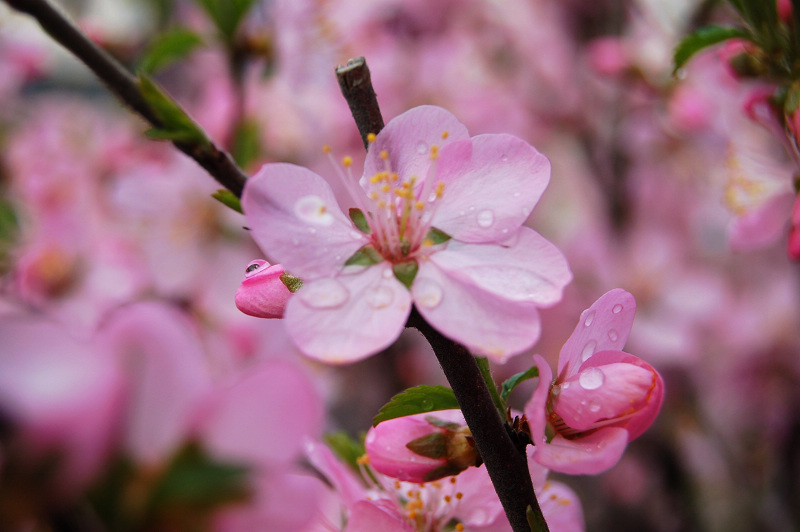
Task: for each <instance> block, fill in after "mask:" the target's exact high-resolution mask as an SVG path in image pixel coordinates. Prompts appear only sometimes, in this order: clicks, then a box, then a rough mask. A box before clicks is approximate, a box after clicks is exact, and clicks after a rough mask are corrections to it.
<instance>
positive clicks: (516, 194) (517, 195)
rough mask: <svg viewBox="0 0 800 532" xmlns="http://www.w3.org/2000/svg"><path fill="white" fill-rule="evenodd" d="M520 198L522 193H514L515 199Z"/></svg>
mask: <svg viewBox="0 0 800 532" xmlns="http://www.w3.org/2000/svg"><path fill="white" fill-rule="evenodd" d="M520 196H522V192H514V197H515V198H518V197H520Z"/></svg>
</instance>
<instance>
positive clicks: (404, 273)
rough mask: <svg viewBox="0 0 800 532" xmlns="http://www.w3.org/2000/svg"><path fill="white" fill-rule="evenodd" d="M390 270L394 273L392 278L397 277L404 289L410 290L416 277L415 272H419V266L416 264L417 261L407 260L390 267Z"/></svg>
mask: <svg viewBox="0 0 800 532" xmlns="http://www.w3.org/2000/svg"><path fill="white" fill-rule="evenodd" d="M392 270H393V271H394V276H395V277H397V280H398V281H400V282H401V283H403V284H404V285H405V286H406V288H408V289H409V290H410V289H411V283H413V282H414V277H416V276H417V272H418V271H419V264H417V261H415V260H409V261H406V262H401V263H399V264H395V265H394V266H392Z"/></svg>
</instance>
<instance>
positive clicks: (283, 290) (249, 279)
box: [236, 260, 292, 318]
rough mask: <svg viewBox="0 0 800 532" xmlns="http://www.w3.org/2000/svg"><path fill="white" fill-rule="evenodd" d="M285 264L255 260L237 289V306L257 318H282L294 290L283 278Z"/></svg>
mask: <svg viewBox="0 0 800 532" xmlns="http://www.w3.org/2000/svg"><path fill="white" fill-rule="evenodd" d="M283 274H284V269H283V266H281V265H280V264H270V263H269V262H267V261H265V260H254V261H253V262H251V263H250V264H248V266H247V269H246V270H245V274H244V280H243V281H242V284H241V285H240V286H239V289H238V290H237V291H236V307H237V308H238V309H239V310H241V311H242V312H244V313H245V314H249V315H250V316H255V317H257V318H282V317H283V311H284V309H285V308H286V303H287V302H288V301H289V297H290V296H291V295H292V292H291V291H290V290H289V289H288V288H287V287H286V285H285V284H284V283H283V281H282V280H281V276H282V275H283Z"/></svg>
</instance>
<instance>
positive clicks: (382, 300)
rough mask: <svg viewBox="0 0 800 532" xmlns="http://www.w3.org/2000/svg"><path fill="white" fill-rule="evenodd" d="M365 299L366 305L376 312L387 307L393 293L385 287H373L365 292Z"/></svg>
mask: <svg viewBox="0 0 800 532" xmlns="http://www.w3.org/2000/svg"><path fill="white" fill-rule="evenodd" d="M386 271H389V270H386ZM365 297H366V298H367V304H368V305H369V306H370V307H372V308H374V309H376V310H377V309H382V308H386V307H388V306H389V305H390V304H391V303H392V300H393V299H394V293H393V292H392V290H391V289H390V288H389V287H387V286H373V287H372V288H369V289H368V290H367V293H366V296H365Z"/></svg>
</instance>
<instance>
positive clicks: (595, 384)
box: [578, 367, 606, 390]
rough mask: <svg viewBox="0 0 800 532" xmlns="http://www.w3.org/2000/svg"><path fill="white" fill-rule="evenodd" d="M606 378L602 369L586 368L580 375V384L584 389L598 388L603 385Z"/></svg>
mask: <svg viewBox="0 0 800 532" xmlns="http://www.w3.org/2000/svg"><path fill="white" fill-rule="evenodd" d="M605 379H606V376H605V375H604V374H603V370H602V369H600V368H597V367H592V368H586V369H585V370H583V371H582V372H581V374H580V375H578V384H580V385H581V387H582V388H583V389H584V390H596V389H598V388H599V387H600V386H602V385H603V381H605Z"/></svg>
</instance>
